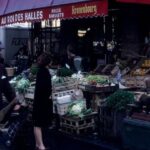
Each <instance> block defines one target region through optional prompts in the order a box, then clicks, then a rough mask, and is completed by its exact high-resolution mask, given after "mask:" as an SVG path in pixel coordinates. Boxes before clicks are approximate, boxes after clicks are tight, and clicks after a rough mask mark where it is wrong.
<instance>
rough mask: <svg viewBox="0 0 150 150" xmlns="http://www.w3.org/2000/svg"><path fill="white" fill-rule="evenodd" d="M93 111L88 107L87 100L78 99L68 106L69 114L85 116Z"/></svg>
mask: <svg viewBox="0 0 150 150" xmlns="http://www.w3.org/2000/svg"><path fill="white" fill-rule="evenodd" d="M91 112H92V110H91V109H86V105H85V101H83V100H77V101H74V102H73V103H71V104H70V105H69V106H68V111H67V115H69V116H78V117H83V116H84V115H86V114H88V113H91Z"/></svg>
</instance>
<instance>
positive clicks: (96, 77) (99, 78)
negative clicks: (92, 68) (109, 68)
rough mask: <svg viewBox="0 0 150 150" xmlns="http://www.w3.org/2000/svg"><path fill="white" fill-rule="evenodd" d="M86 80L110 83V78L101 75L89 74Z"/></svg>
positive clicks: (93, 82)
mask: <svg viewBox="0 0 150 150" xmlns="http://www.w3.org/2000/svg"><path fill="white" fill-rule="evenodd" d="M86 80H87V82H88V83H90V84H94V85H95V84H97V83H98V84H108V83H109V81H108V78H107V77H104V76H101V75H89V76H87V77H86Z"/></svg>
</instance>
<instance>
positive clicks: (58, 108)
mask: <svg viewBox="0 0 150 150" xmlns="http://www.w3.org/2000/svg"><path fill="white" fill-rule="evenodd" d="M70 104H71V102H66V103H56V104H55V106H54V107H55V113H56V114H58V115H60V116H63V115H65V114H66V113H67V110H68V106H69V105H70Z"/></svg>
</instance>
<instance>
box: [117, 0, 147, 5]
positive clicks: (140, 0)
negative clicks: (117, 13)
mask: <svg viewBox="0 0 150 150" xmlns="http://www.w3.org/2000/svg"><path fill="white" fill-rule="evenodd" d="M117 1H118V2H123V3H138V4H150V0H117Z"/></svg>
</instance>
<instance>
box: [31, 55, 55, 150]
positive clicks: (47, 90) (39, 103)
mask: <svg viewBox="0 0 150 150" xmlns="http://www.w3.org/2000/svg"><path fill="white" fill-rule="evenodd" d="M50 63H51V57H50V55H49V54H47V53H43V54H41V55H40V56H39V58H38V65H39V70H38V73H37V76H36V85H35V94H34V103H33V126H34V136H35V144H36V149H37V150H45V149H46V147H45V145H44V143H43V136H42V129H43V128H45V127H49V125H50V124H51V118H52V108H53V106H52V100H51V99H50V96H51V94H52V85H51V75H50V73H49V70H48V68H49V65H50Z"/></svg>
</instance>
